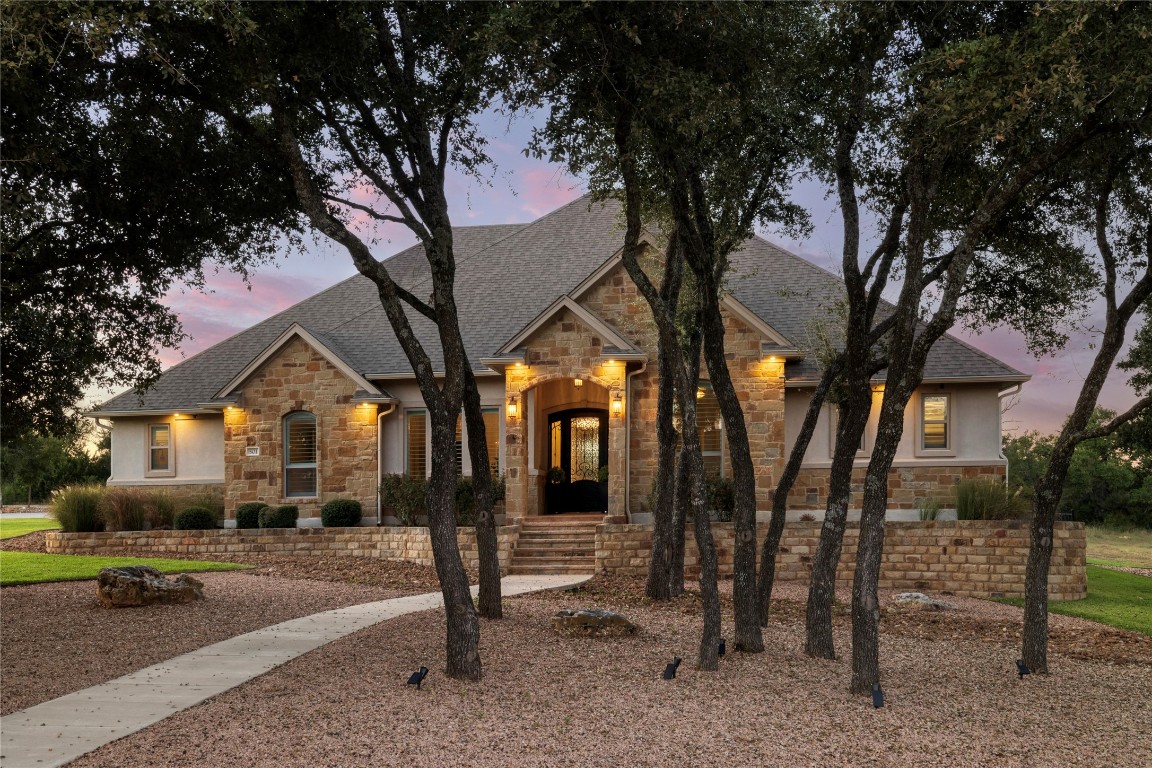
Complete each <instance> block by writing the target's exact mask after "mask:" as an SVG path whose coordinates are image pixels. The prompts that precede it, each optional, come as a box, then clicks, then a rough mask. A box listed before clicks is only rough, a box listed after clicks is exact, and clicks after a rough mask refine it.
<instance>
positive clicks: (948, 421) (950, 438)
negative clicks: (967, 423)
mask: <svg viewBox="0 0 1152 768" xmlns="http://www.w3.org/2000/svg"><path fill="white" fill-rule="evenodd" d="M929 397H943V398H945V400H946V405H945V409H946V412H945V418H944V421H943V424H944V436H945V438H946V445H945V447H944V448H926V447H924V427H925V424H926V423H928V422H926V420H925V419H924V405H925V400H926V399H927V398H929ZM955 412H956V398H955V396H954V395H953V393H952V392H951V391H939V392H921V393H920V397H919V398H917V402H916V451H915V454H916V455H917V456H955V455H956V432H955V424H956V416H955ZM932 423H940V422H936V421H935V420H934V421H933V422H932Z"/></svg>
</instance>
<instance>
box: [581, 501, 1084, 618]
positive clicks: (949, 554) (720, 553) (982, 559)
mask: <svg viewBox="0 0 1152 768" xmlns="http://www.w3.org/2000/svg"><path fill="white" fill-rule="evenodd" d="M712 530H713V533H714V535H715V537H716V552H717V557H718V560H719V566H720V574H721V575H724V576H728V575H731V574H732V545H733V535H732V526H731V524H714V525H713V526H712ZM858 535H859V526H856V525H852V524H849V526H848V528H847V530H846V531H845V534H844V549H843V553H842V554H841V557H840V565H839V569H838V570H837V572H836V586H837V587H838V588H844V589H849V588H851V585H852V575H853V569H854V567H855V556H856V542H857V538H858ZM1053 538H1054V541H1053V551H1052V566H1051V570H1050V571H1049V576H1048V580H1049V581H1048V595H1049V597H1050V598H1051V599H1053V600H1080V599H1082V598H1083V597H1085V595H1086V589H1087V581H1086V576H1085V571H1084V565H1085V560H1084V551H1085V544H1086V540H1085V535H1084V525H1083V523H1056V527H1055V531H1054V537H1053ZM819 540H820V524H819V523H805V522H795V523H793V522H790V523H786V524H785V529H784V536H783V538H782V539H781V541H780V553H779V555H778V556H777V563H776V578H777V579H778V580H780V581H802V582H807V581H808V577H809V574H810V573H811V570H812V555H813V554H815V552H816V546H817V543H818V542H819ZM651 546H652V527H651V526H648V525H601V526H600V527H599V528H597V531H596V569H597V572H598V573H611V574H621V575H629V576H637V575H642V574H645V573H647V568H648V557H649V552H650V549H651ZM698 563H699V558H698V553H697V550H696V545H695V542H694V541H691V538H690V539H689V542H688V544H687V548H686V550H685V554H684V564H685V570H686V571H687V572H688V575H690V576H692V577H695V576H696V575H697V574H698V572H699V565H698ZM1027 563H1028V523H1027V522H1024V521H1019V520H1005V521H996V520H993V521H984V520H964V521H959V522H889V523H887V524H886V525H885V534H884V559H883V561H882V564H881V569H880V588H881V589H902V590H929V591H933V592H944V591H947V592H952V593H953V594H956V595H964V596H971V597H1023V596H1024V573H1025V570H1026V567H1027Z"/></svg>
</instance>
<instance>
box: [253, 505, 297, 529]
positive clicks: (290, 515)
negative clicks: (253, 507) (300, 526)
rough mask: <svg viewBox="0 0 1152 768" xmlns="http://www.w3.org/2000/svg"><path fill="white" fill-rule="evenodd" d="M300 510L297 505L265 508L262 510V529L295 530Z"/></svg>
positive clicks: (260, 516)
mask: <svg viewBox="0 0 1152 768" xmlns="http://www.w3.org/2000/svg"><path fill="white" fill-rule="evenodd" d="M299 516H300V508H299V507H297V506H296V505H295V504H282V505H280V506H278V507H265V508H264V509H262V510H260V515H259V518H260V527H261V528H295V527H296V518H298V517H299Z"/></svg>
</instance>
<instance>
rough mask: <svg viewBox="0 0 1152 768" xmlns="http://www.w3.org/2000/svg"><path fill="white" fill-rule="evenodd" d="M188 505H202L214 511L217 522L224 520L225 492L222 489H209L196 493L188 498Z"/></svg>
mask: <svg viewBox="0 0 1152 768" xmlns="http://www.w3.org/2000/svg"><path fill="white" fill-rule="evenodd" d="M185 504H186V506H189V507H202V508H203V509H206V510H208V511H209V512H211V513H212V516H213V517H214V518H215V519H216V522H217V523H220V522H223V520H224V494H223V492H221V491H215V490H209V491H202V492H201V493H196V494H193V495H191V496H189V497H188V498H187V500H186V501H185Z"/></svg>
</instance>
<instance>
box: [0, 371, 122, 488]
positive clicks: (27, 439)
mask: <svg viewBox="0 0 1152 768" xmlns="http://www.w3.org/2000/svg"><path fill="white" fill-rule="evenodd" d="M5 371H6V372H7V364H6V365H5ZM4 433H5V434H4V439H5V444H4V446H3V448H0V463H2V464H3V467H4V479H3V486H2V488H0V495H2V496H3V498H4V502H5V503H6V504H13V503H19V502H28V503H31V502H41V501H46V500H48V499H49V498H50V496H51V494H52V491H54V490H56V489H57V488H62V487H64V486H65V485H75V484H86V483H102V482H104V481H105V480H107V479H108V476H109V474H111V470H110V467H111V458H110V451H109V447H110V442H109V440H108V437H107V435H106V436H105V437H104V439H103V440H101V443H100V446H99V448H98V449H97V451H96V452H95V453H94V454H89V453H88V451H87V450H86V448H85V445H84V442H85V439H86V437H87V430H85V429H82V428H81V429H79V430H78V431H77V432H76V433H75V434H72V435H69V436H67V437H43V436H40V435H34V434H26V435H24V436H23V437H20V438H18V439H15V440H11V441H10V440H9V437H10V435H9V431H8V428H7V418H5V429H4Z"/></svg>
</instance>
